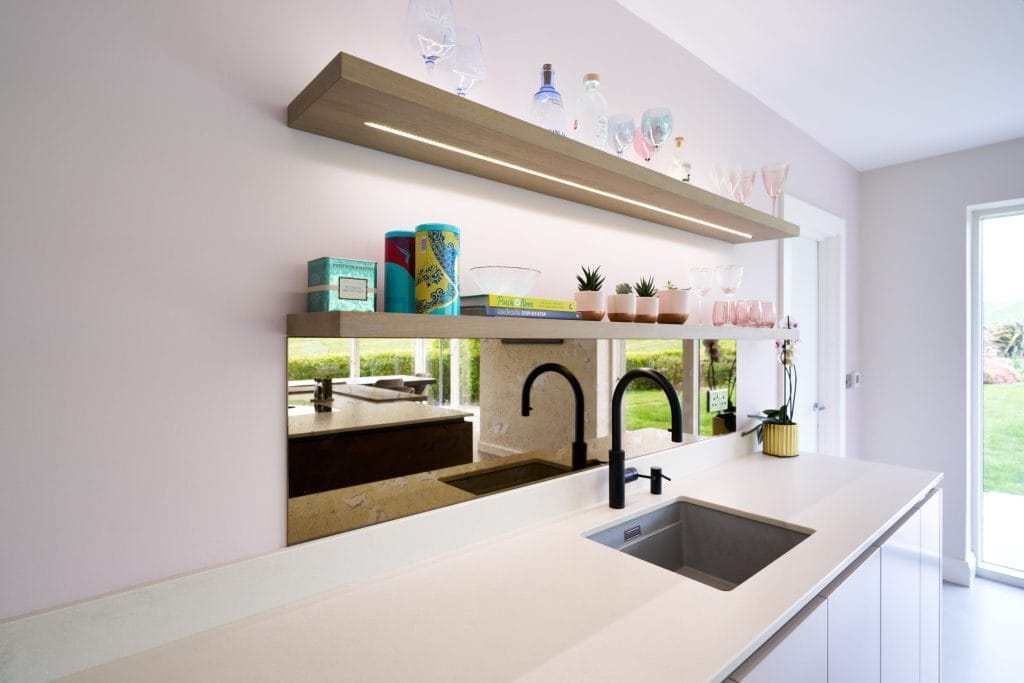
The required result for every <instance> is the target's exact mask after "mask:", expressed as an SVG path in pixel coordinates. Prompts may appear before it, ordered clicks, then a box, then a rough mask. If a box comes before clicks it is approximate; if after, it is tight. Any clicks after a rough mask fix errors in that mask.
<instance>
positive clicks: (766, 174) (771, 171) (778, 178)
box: [761, 164, 789, 217]
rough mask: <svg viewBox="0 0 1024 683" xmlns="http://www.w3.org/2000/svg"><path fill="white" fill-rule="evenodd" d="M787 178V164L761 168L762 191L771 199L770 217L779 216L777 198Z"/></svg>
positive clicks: (769, 165)
mask: <svg viewBox="0 0 1024 683" xmlns="http://www.w3.org/2000/svg"><path fill="white" fill-rule="evenodd" d="M788 177H789V164H768V165H767V166H762V167H761V179H762V180H763V181H764V191H765V192H767V193H768V196H769V197H771V198H772V215H773V216H776V217H780V216H779V196H780V195H781V194H782V188H783V187H785V185H786V178H788Z"/></svg>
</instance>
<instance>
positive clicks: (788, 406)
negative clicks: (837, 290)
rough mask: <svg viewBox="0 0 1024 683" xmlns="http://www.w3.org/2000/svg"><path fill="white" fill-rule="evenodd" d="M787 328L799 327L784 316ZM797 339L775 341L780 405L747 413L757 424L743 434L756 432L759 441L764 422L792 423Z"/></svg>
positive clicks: (794, 407)
mask: <svg viewBox="0 0 1024 683" xmlns="http://www.w3.org/2000/svg"><path fill="white" fill-rule="evenodd" d="M783 327H784V328H785V329H787V330H795V329H797V327H799V326H798V325H797V323H796V321H795V320H793V319H791V318H790V317H789V316H788V315H787V316H786V324H785V325H784V326H783ZM798 341H799V340H793V339H783V340H782V341H781V342H775V348H777V349H779V363H781V364H782V401H783V403H782V405H781V406H779V407H778V408H768V409H767V410H764V411H762V412H761V414H760V415H748V416H747V417H751V418H753V419H755V420H758V423H757V425H755V426H754V427H751V428H750V429H748V430H747V431H745V432H743V436H746V435H747V434H750V433H751V432H755V431H756V432H757V441H758V443H760V441H761V431H762V430H763V429H764V425H766V424H777V425H792V424H796V422H794V421H793V411H794V410H796V345H797V343H798Z"/></svg>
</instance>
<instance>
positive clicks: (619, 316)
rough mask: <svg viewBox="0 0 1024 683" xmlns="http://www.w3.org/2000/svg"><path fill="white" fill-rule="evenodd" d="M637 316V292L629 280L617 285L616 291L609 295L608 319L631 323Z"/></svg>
mask: <svg viewBox="0 0 1024 683" xmlns="http://www.w3.org/2000/svg"><path fill="white" fill-rule="evenodd" d="M635 316H636V294H633V287H632V286H631V285H630V284H629V283H628V282H620V283H619V284H617V285H615V293H614V294H609V295H608V319H609V320H611V321H613V322H617V323H631V322H633V318H634V317H635Z"/></svg>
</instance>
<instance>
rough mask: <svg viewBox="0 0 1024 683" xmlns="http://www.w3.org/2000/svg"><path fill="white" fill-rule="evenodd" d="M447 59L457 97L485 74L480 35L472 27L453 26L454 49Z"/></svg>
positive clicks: (462, 94) (467, 91)
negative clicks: (454, 82) (450, 56)
mask: <svg viewBox="0 0 1024 683" xmlns="http://www.w3.org/2000/svg"><path fill="white" fill-rule="evenodd" d="M449 61H450V64H451V72H452V74H453V76H454V77H455V80H456V81H457V83H456V85H455V94H456V95H458V96H459V97H465V96H466V95H467V94H468V93H469V91H470V89H471V88H472V87H473V86H474V85H476V83H477V81H482V80H483V79H484V77H486V76H487V68H486V67H485V66H484V51H483V48H482V47H481V46H480V36H479V35H478V34H477V32H476V31H474V30H473V29H469V28H466V27H464V26H457V27H456V28H455V51H454V53H453V54H452V58H451V60H449Z"/></svg>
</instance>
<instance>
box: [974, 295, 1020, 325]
mask: <svg viewBox="0 0 1024 683" xmlns="http://www.w3.org/2000/svg"><path fill="white" fill-rule="evenodd" d="M1008 320H1024V301H986V302H985V320H984V321H982V324H984V325H992V324H994V323H1001V322H1006V321H1008Z"/></svg>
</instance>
